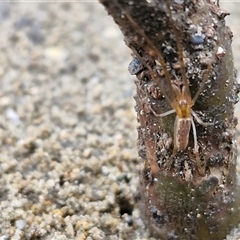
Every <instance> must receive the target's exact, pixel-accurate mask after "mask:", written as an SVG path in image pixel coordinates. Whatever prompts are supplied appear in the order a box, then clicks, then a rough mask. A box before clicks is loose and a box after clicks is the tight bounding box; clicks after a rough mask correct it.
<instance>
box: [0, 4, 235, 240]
mask: <svg viewBox="0 0 240 240" xmlns="http://www.w3.org/2000/svg"><path fill="white" fill-rule="evenodd" d="M224 8H226V9H229V11H231V12H232V17H231V18H230V17H228V19H229V24H230V25H231V26H232V30H233V32H234V33H235V41H234V45H233V47H234V54H235V59H236V61H235V62H236V67H237V69H239V71H240V54H239V48H240V41H239V38H240V30H239V24H238V20H237V19H238V15H239V13H240V3H233V2H232V3H224ZM0 21H1V26H0V31H1V33H0V34H1V38H0V48H1V54H0V63H1V64H0V77H1V89H0V240H8V239H14V240H15V239H16V240H18V239H46V240H48V239H57V240H64V239H78V240H83V239H87V240H99V239H109V240H110V239H111V240H115V239H116V240H121V239H129V240H134V239H150V238H148V235H147V231H146V230H144V229H143V226H142V222H141V220H140V219H139V213H138V210H137V209H136V207H135V202H136V194H137V184H138V174H137V169H136V168H137V167H136V166H137V164H138V163H139V162H140V160H139V159H138V156H137V150H136V138H137V134H136V116H135V112H134V100H133V95H134V77H132V76H130V74H129V73H128V71H127V67H128V63H129V62H130V61H131V57H130V51H129V50H128V49H127V47H126V46H125V45H124V43H123V41H122V35H121V33H120V31H119V30H118V28H117V26H116V25H115V24H114V23H113V21H112V19H111V17H109V16H107V14H106V12H105V10H104V8H103V7H102V6H101V5H100V4H99V3H97V2H85V3H83V2H82V3H81V2H75V3H74V2H71V3H66V2H65V3H64V2H63V3H26V2H25V3H4V2H0ZM235 235H237V234H235ZM231 239H235V238H231Z"/></svg>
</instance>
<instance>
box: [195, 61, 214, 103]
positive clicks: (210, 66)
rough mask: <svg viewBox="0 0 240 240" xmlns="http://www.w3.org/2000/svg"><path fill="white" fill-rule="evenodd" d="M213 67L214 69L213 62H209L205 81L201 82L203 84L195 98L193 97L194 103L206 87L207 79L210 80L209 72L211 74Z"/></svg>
mask: <svg viewBox="0 0 240 240" xmlns="http://www.w3.org/2000/svg"><path fill="white" fill-rule="evenodd" d="M211 69H212V65H211V63H209V64H208V68H207V72H206V74H205V75H204V77H203V81H202V82H201V85H200V87H199V89H198V91H197V92H196V94H195V96H194V98H193V99H192V102H193V104H194V103H195V102H196V100H197V99H198V97H199V95H200V93H201V92H202V90H203V88H204V86H205V83H206V82H207V80H208V77H209V74H210V71H211Z"/></svg>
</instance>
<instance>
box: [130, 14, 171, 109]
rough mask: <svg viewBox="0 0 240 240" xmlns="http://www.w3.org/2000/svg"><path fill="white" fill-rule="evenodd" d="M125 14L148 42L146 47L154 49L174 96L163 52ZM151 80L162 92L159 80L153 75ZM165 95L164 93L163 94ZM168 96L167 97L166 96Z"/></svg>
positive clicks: (149, 68)
mask: <svg viewBox="0 0 240 240" xmlns="http://www.w3.org/2000/svg"><path fill="white" fill-rule="evenodd" d="M125 16H126V17H127V18H128V20H129V21H130V22H131V23H132V25H133V26H134V27H135V29H138V33H139V34H140V35H141V36H142V37H143V39H144V40H145V41H146V42H147V44H148V47H149V48H150V50H154V51H153V52H154V53H155V54H156V56H157V60H158V61H159V62H160V64H161V66H162V68H163V71H164V74H165V78H166V80H167V84H168V87H169V89H170V92H171V94H172V96H171V98H173V96H174V90H173V87H172V83H171V77H170V74H169V72H168V69H167V64H166V63H165V60H164V57H163V54H162V53H161V50H160V49H158V48H156V47H155V45H154V44H153V42H152V41H151V40H150V39H149V38H148V37H147V36H146V34H145V33H144V31H143V30H141V29H140V28H139V26H138V25H137V23H136V22H135V21H134V20H133V18H132V17H131V16H129V15H128V14H125ZM131 49H132V50H133V47H131ZM134 53H135V54H136V50H135V49H134ZM136 56H137V57H140V60H143V58H142V57H141V56H140V55H139V54H138V53H137V54H136ZM144 63H145V66H146V67H147V68H148V70H151V71H150V73H151V72H153V70H152V68H151V67H150V66H147V64H146V62H145V61H144ZM151 75H154V74H151ZM153 80H154V81H155V83H156V84H157V85H158V87H159V88H160V90H161V91H162V92H164V90H163V89H162V86H161V84H160V82H159V80H158V79H157V78H156V77H154V78H153ZM165 96H166V95H165ZM168 98H169V97H168ZM168 102H169V104H170V105H171V102H172V99H170V101H169V100H168Z"/></svg>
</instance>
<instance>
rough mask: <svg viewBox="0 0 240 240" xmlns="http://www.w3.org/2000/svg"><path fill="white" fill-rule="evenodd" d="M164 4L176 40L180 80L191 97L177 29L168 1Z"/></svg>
mask: <svg viewBox="0 0 240 240" xmlns="http://www.w3.org/2000/svg"><path fill="white" fill-rule="evenodd" d="M165 3H166V6H167V9H168V13H169V16H170V18H169V20H170V22H171V25H172V28H173V32H174V35H175V38H176V45H177V51H178V58H179V62H180V68H181V75H182V80H183V83H184V86H185V88H186V92H187V94H188V95H189V96H191V94H190V90H189V84H188V81H187V77H186V73H185V69H184V61H183V50H182V46H181V43H180V39H179V37H178V33H177V28H176V26H175V24H174V22H173V16H172V11H171V6H170V3H169V1H165Z"/></svg>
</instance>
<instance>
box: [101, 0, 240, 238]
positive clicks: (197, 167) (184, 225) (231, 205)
mask: <svg viewBox="0 0 240 240" xmlns="http://www.w3.org/2000/svg"><path fill="white" fill-rule="evenodd" d="M100 2H101V3H102V4H103V5H104V6H105V8H106V10H107V11H108V12H109V14H110V15H112V17H113V18H114V20H115V22H116V23H117V24H118V26H119V27H120V29H121V30H122V33H123V35H124V40H125V42H126V45H127V46H128V47H130V48H131V49H132V51H133V61H132V62H131V63H130V65H129V71H130V73H131V74H136V76H137V80H136V90H137V93H136V96H135V100H136V111H137V116H138V123H139V126H138V149H139V155H140V157H141V158H142V159H143V160H144V163H143V164H142V167H141V171H140V179H141V189H142V192H141V200H140V205H141V207H140V209H141V213H142V218H143V219H144V221H145V223H146V226H147V227H148V228H149V229H150V231H151V234H152V236H155V237H160V238H161V239H223V238H224V237H225V236H226V234H227V233H228V232H229V230H230V229H231V228H232V227H233V226H235V225H237V223H239V221H240V220H239V216H240V212H239V205H240V200H239V198H240V197H239V192H237V184H236V146H235V139H234V132H235V126H236V123H237V120H236V119H235V118H234V115H233V112H234V104H235V103H236V102H237V101H238V98H237V93H238V88H239V87H238V84H237V83H236V72H235V69H234V66H233V57H232V51H231V40H232V33H231V31H230V29H229V28H228V27H226V26H225V21H224V18H225V16H226V15H228V13H227V12H225V11H223V10H221V9H220V8H219V6H218V4H217V3H215V2H217V1H210V0H201V1H195V0H185V1H170V0H149V1H146V0H145V1H144V0H131V1H127V0H111V1H110V0H100ZM188 88H189V91H188ZM198 91H199V92H198ZM199 93H200V94H199ZM179 95H180V96H181V97H182V96H183V98H184V100H186V102H187V103H188V104H190V105H191V106H190V107H189V108H187V109H190V115H189V121H188V122H187V124H190V125H192V126H191V130H190V132H189V128H187V127H186V126H185V125H184V126H183V124H185V123H186V120H184V116H185V115H184V114H183V111H182V110H181V109H180V107H179V106H178V105H176V104H178V103H179V101H178V100H177V97H178V96H179ZM194 96H196V97H194ZM175 100H176V102H177V103H173V102H174V101H175ZM174 104H175V105H174ZM172 109H174V110H175V111H176V112H178V110H179V109H180V115H181V116H182V117H180V118H179V119H177V120H176V118H175V116H176V113H173V114H168V115H167V114H165V115H166V116H161V117H159V116H157V115H159V114H164V113H167V112H168V111H169V110H172ZM177 115H178V114H177ZM180 115H179V116H180ZM192 120H193V122H191V121H192ZM200 120H201V121H203V122H205V123H208V124H206V125H204V124H202V123H201V121H200ZM209 123H210V124H209ZM177 124H178V126H177ZM190 125H189V126H190ZM195 129H196V133H194V130H195ZM181 131H182V132H181ZM188 134H189V136H188ZM194 137H195V138H197V140H196V139H194ZM184 141H185V142H184ZM185 145H186V146H185Z"/></svg>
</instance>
